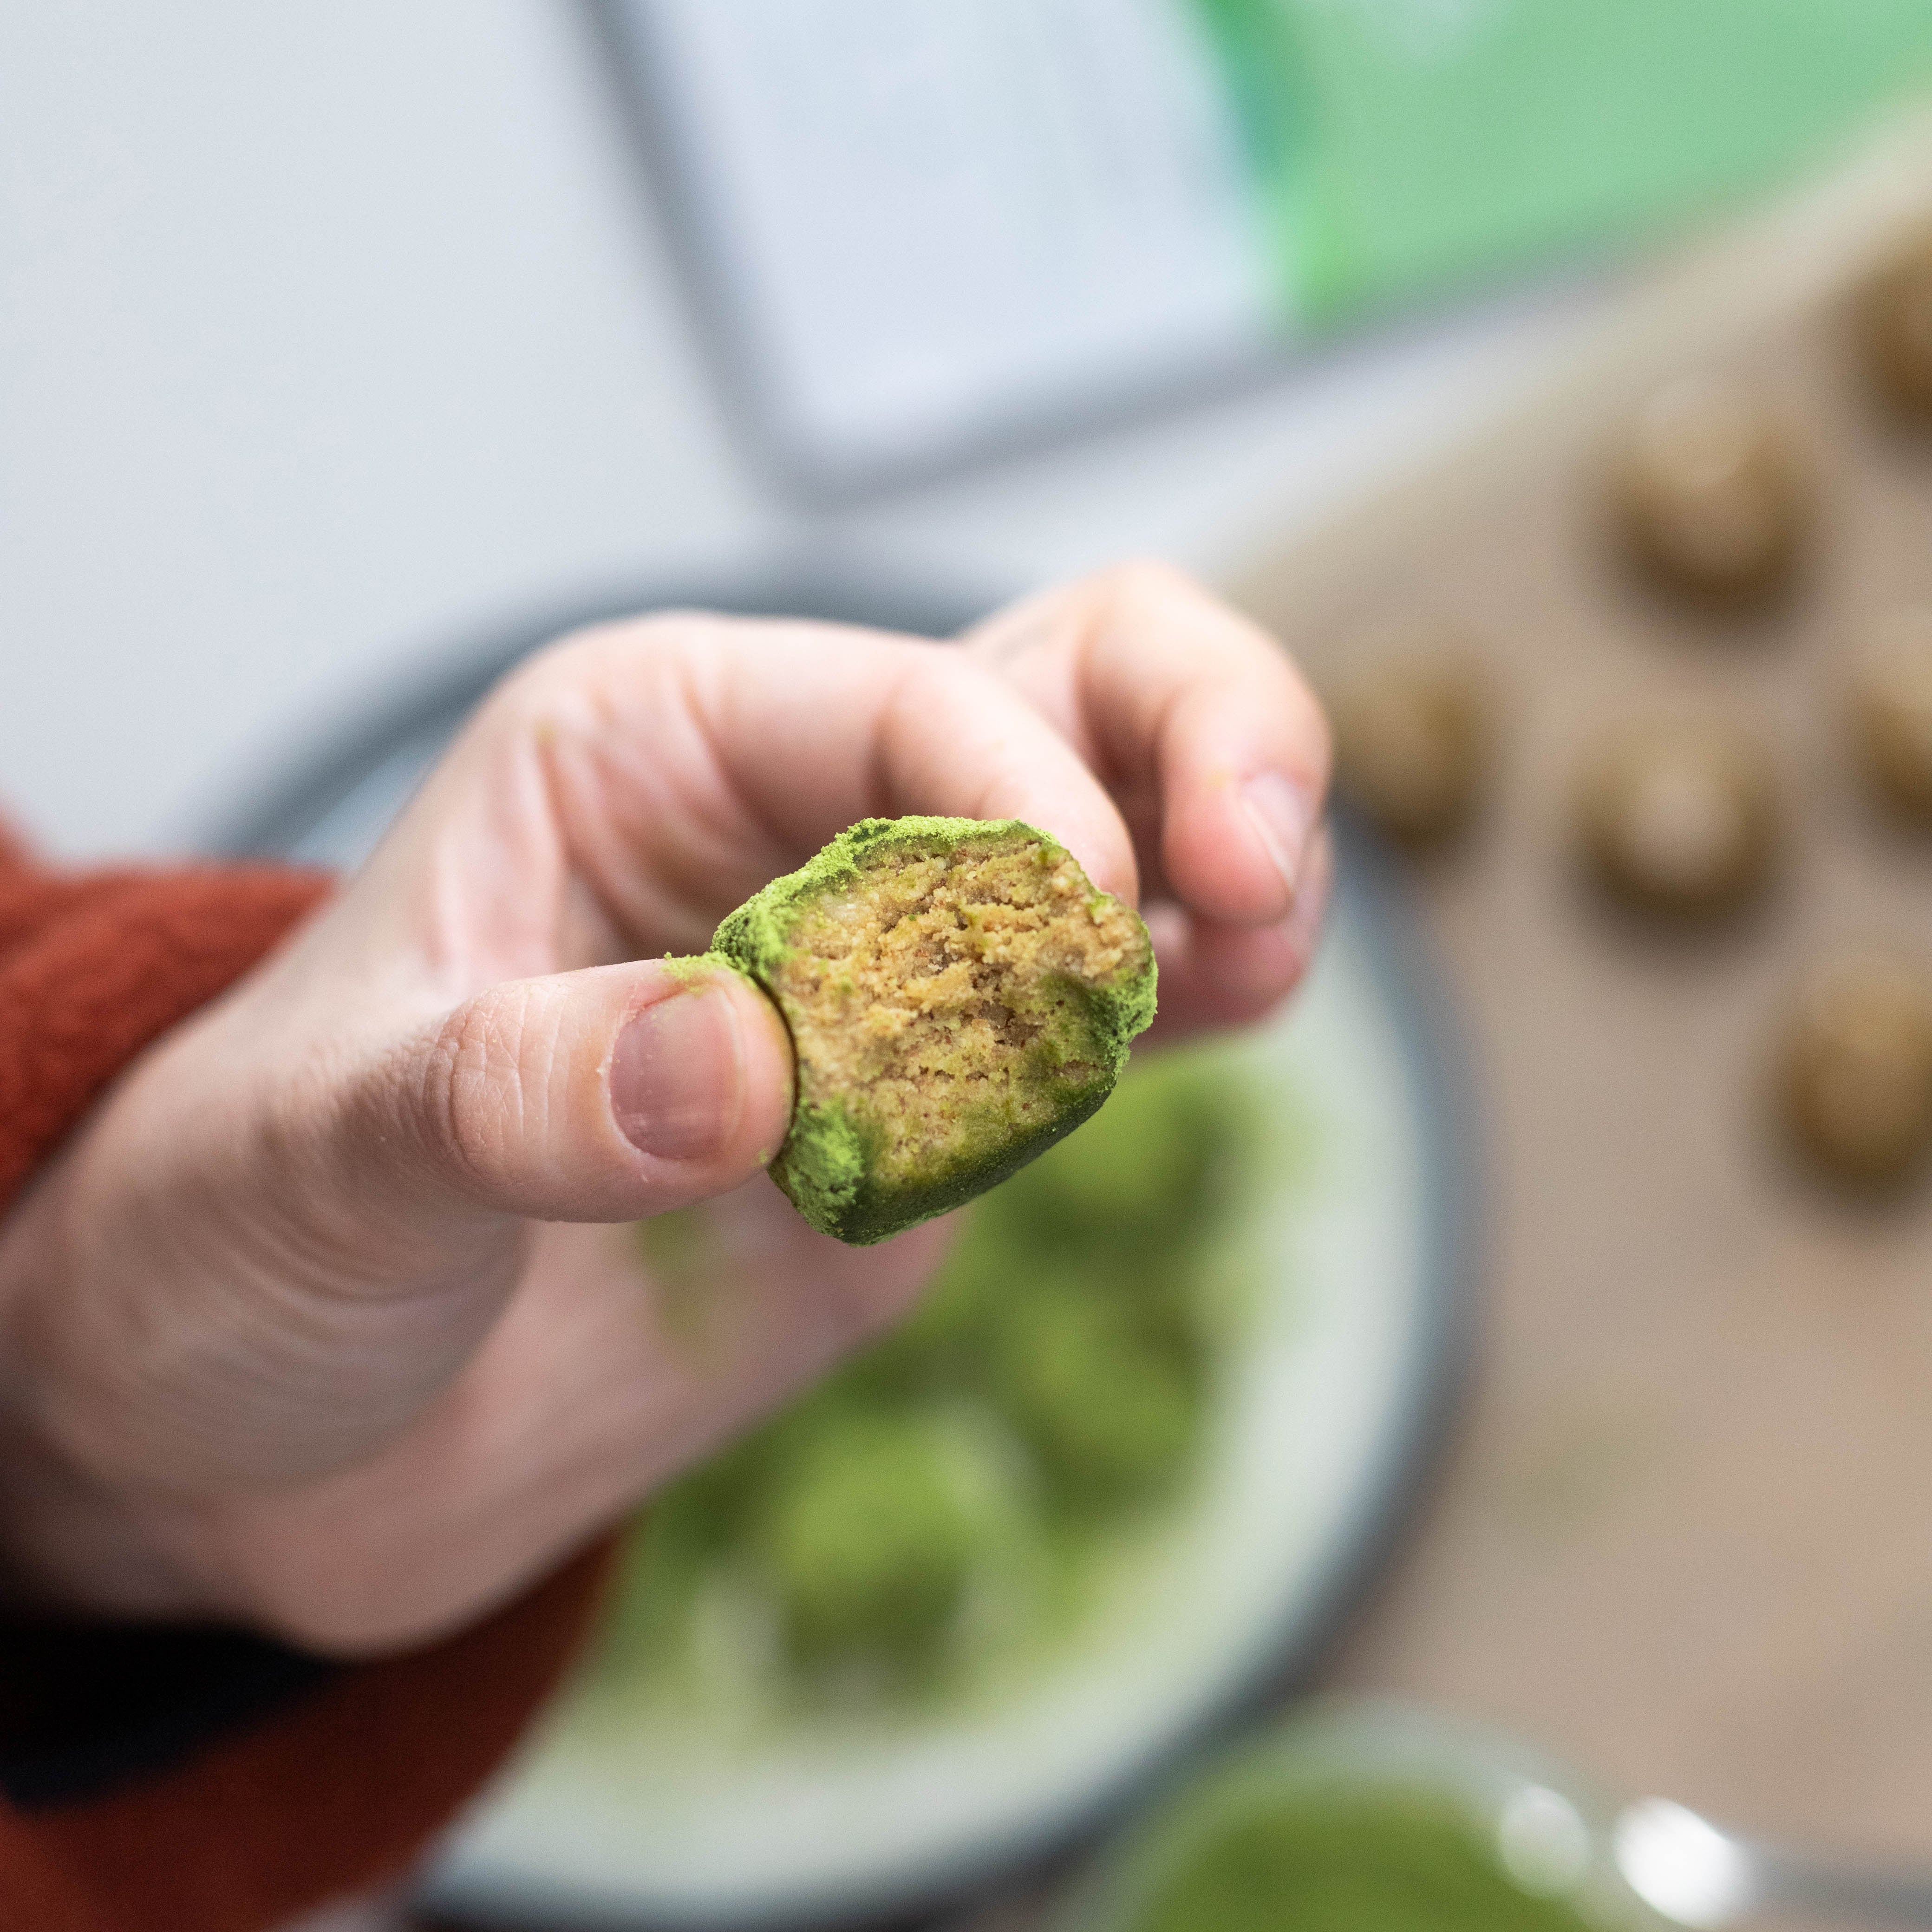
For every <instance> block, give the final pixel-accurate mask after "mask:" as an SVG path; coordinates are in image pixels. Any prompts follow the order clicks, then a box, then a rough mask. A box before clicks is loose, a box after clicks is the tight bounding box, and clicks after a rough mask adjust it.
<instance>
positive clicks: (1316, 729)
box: [966, 564, 1329, 925]
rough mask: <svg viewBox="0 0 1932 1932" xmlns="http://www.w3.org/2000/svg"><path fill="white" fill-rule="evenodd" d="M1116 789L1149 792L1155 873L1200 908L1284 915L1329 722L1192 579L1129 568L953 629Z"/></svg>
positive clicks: (1292, 672) (1248, 628)
mask: <svg viewBox="0 0 1932 1932" xmlns="http://www.w3.org/2000/svg"><path fill="white" fill-rule="evenodd" d="M966 643H967V644H968V648H969V649H971V651H972V652H974V655H976V656H977V657H979V658H980V659H981V660H982V661H985V662H987V663H989V664H994V665H997V666H998V667H1000V668H1001V670H1002V671H1003V672H1004V675H1006V676H1007V677H1008V678H1010V679H1011V680H1012V681H1013V682H1014V683H1015V684H1016V685H1017V686H1018V687H1019V688H1020V689H1021V690H1022V691H1024V692H1025V694H1026V695H1027V697H1028V698H1029V699H1030V700H1031V702H1033V703H1034V704H1035V705H1037V706H1038V707H1039V708H1040V710H1041V712H1043V714H1044V715H1045V716H1046V718H1048V720H1049V721H1050V722H1052V724H1055V726H1057V727H1058V728H1059V730H1061V731H1062V732H1064V733H1065V734H1066V735H1067V737H1068V738H1069V739H1070V740H1071V741H1072V742H1073V744H1074V745H1075V746H1076V748H1078V749H1079V750H1080V751H1082V753H1083V754H1085V756H1086V757H1087V758H1088V760H1090V762H1091V763H1093V764H1094V766H1095V767H1096V768H1097V769H1098V770H1099V771H1100V773H1101V775H1102V776H1103V778H1105V779H1106V780H1107V781H1108V782H1109V784H1111V785H1112V787H1114V788H1115V790H1117V791H1118V792H1120V793H1122V794H1123V795H1124V796H1129V797H1132V796H1135V795H1136V794H1141V795H1143V796H1149V797H1151V799H1154V801H1156V805H1157V818H1158V824H1159V853H1160V863H1161V868H1162V870H1163V871H1164V872H1165V874H1166V878H1167V882H1168V883H1169V886H1170V887H1171V888H1172V890H1173V892H1174V893H1175V896H1176V897H1177V898H1178V899H1179V900H1180V901H1181V903H1182V904H1184V906H1185V907H1187V909H1188V910H1190V911H1191V912H1193V913H1198V914H1199V915H1200V916H1202V917H1204V918H1207V919H1216V920H1220V921H1224V922H1232V923H1237V924H1241V925H1260V924H1263V923H1266V922H1271V921H1274V920H1277V919H1282V918H1283V917H1285V916H1286V915H1287V913H1289V910H1290V909H1291V907H1292V905H1293V904H1294V901H1295V892H1296V889H1297V887H1298V885H1299V884H1300V883H1301V879H1302V877H1303V875H1304V871H1305V870H1306V868H1307V858H1308V853H1309V850H1310V841H1311V839H1312V838H1313V834H1314V832H1315V829H1316V826H1317V825H1318V824H1319V822H1320V820H1321V816H1322V808H1323V804H1324V801H1325V796H1326V794H1327V791H1328V771H1329V743H1328V725H1327V723H1326V721H1325V720H1324V718H1323V717H1322V711H1321V708H1320V706H1319V705H1318V704H1317V703H1316V701H1315V698H1314V696H1313V693H1312V692H1311V691H1310V690H1309V688H1308V686H1307V684H1306V683H1305V682H1304V681H1303V679H1302V677H1301V673H1299V672H1298V670H1296V669H1295V666H1294V664H1293V663H1292V661H1290V659H1289V657H1288V655H1287V654H1286V652H1284V651H1283V649H1281V647H1280V646H1279V645H1278V644H1277V643H1276V642H1275V641H1274V639H1273V638H1271V637H1269V636H1268V634H1267V633H1266V632H1265V631H1262V629H1261V628H1259V626H1257V625H1254V624H1253V623H1251V622H1249V621H1248V620H1247V619H1246V618H1244V617H1243V616H1241V615H1240V614H1239V613H1238V612H1236V611H1235V610H1232V608H1230V607H1229V606H1228V605H1227V604H1224V603H1223V602H1222V601H1220V600H1219V599H1218V598H1215V597H1213V596H1211V595H1209V594H1208V592H1206V591H1205V590H1204V589H1202V587H1201V586H1199V584H1197V583H1194V582H1193V580H1191V579H1190V578H1188V577H1186V576H1184V575H1183V574H1181V572H1179V571H1174V570H1171V569H1169V568H1166V567H1165V566H1163V565H1153V564H1133V565H1126V566H1124V567H1122V568H1119V569H1117V570H1114V571H1109V572H1107V573H1106V574H1103V575H1101V576H1099V577H1091V578H1089V579H1088V580H1085V582H1083V583H1077V584H1075V585H1073V586H1070V588H1068V589H1064V590H1058V591H1052V592H1047V593H1046V595H1043V596H1041V597H1039V598H1034V599H1032V600H1030V601H1028V602H1026V603H1024V604H1019V605H1017V606H1016V607H1014V608H1013V609H1011V610H1007V611H1004V612H1002V613H1001V614H1000V615H998V616H995V617H994V618H992V619H989V621H988V622H986V623H985V624H983V625H980V626H978V627H977V628H975V629H974V630H973V631H970V632H968V635H967V638H966Z"/></svg>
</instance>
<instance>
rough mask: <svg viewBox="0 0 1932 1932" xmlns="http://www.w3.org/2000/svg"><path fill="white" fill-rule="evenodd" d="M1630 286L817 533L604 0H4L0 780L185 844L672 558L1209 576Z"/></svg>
mask: <svg viewBox="0 0 1932 1932" xmlns="http://www.w3.org/2000/svg"><path fill="white" fill-rule="evenodd" d="M721 4H728V0H721ZM1600 301H1601V296H1597V295H1593V294H1591V293H1587V292H1585V291H1583V290H1577V289H1574V288H1573V289H1571V290H1561V289H1558V290H1546V291H1544V292H1543V293H1532V294H1529V295H1523V296H1516V297H1513V298H1511V299H1506V300H1505V301H1503V302H1500V303H1496V304H1492V305H1490V306H1489V307H1488V308H1487V309H1485V310H1484V311H1481V312H1464V313H1463V314H1460V315H1459V316H1457V317H1454V318H1452V319H1451V320H1448V321H1447V322H1444V323H1435V324H1432V325H1430V326H1407V327H1404V328H1402V329H1395V330H1390V331H1385V332H1382V333H1380V334H1379V335H1377V336H1376V338H1373V339H1372V340H1370V339H1365V340H1364V341H1362V342H1361V343H1359V344H1356V345H1355V346H1354V347H1351V348H1350V349H1349V350H1346V352H1343V353H1339V354H1331V355H1330V356H1326V357H1325V358H1323V359H1321V360H1320V361H1319V362H1315V363H1312V364H1310V365H1307V366H1305V367H1304V368H1302V369H1301V370H1299V371H1293V372H1291V373H1289V374H1286V375H1285V376H1284V377H1283V378H1282V379H1281V380H1279V381H1277V382H1276V383H1273V384H1271V385H1270V386H1268V387H1266V388H1265V389H1259V390H1253V389H1251V390H1250V391H1248V392H1247V393H1245V394H1244V395H1240V396H1238V397H1225V398H1221V399H1220V400H1219V401H1214V402H1212V403H1210V404H1202V405H1201V406H1199V407H1194V408H1193V409H1190V410H1187V411H1184V412H1180V413H1172V412H1171V413H1167V414H1166V415H1164V416H1161V417H1160V418H1158V419H1155V420H1152V421H1150V422H1146V423H1144V424H1142V425H1139V426H1138V427H1134V428H1122V429H1120V430H1117V431H1112V432H1110V433H1109V434H1106V435H1104V436H1102V437H1096V438H1090V439H1088V440H1086V441H1085V442H1083V443H1079V444H1078V445H1074V446H1067V447H1064V448H1063V449H1060V450H1058V451H1056V452H1049V453H1046V454H1043V455H1039V456H1036V457H1033V458H1028V459H1026V460H1022V461H1010V462H1007V463H1004V464H1002V465H1001V466H998V467H997V468H993V469H982V470H980V471H978V472H974V473H972V474H971V475H962V476H960V477H957V478H953V479H952V480H951V481H947V482H944V483H943V484H932V485H929V486H927V487H924V488H922V489H921V490H918V491H916V492H911V493H907V492H901V493H898V495H896V496H893V497H892V498H890V499H881V500H878V501H875V502H872V503H871V504H868V505H862V506H859V507H857V508H847V509H845V510H842V511H837V512H826V511H817V512H812V511H805V510H802V509H800V508H798V507H796V505H790V504H788V503H787V501H786V499H784V497H783V496H782V495H781V493H778V491H777V490H775V489H774V488H772V487H770V486H769V485H768V484H767V483H766V481H764V479H763V477H762V475H761V472H760V471H759V469H757V466H755V465H754V464H751V463H747V462H746V461H745V460H744V459H743V458H742V455H740V453H739V452H738V450H737V449H736V447H735V446H734V445H733V442H732V440H731V439H730V437H729V435H728V434H727V430H726V428H725V426H724V421H723V419H722V417H721V413H720V410H719V408H718V402H717V399H716V397H715V392H714V388H713V385H712V382H711V380H710V377H709V372H708V368H707V366H706V364H705V362H703V359H702V358H701V356H700V354H699V353H698V349H697V344H696V343H695V342H694V337H693V332H692V326H691V321H690V318H689V316H688V312H687V311H686V308H685V304H684V302H683V299H682V292H681V285H680V284H679V280H678V278H677V275H676V269H675V267H674V265H673V263H672V261H671V260H670V257H669V256H668V255H667V252H666V250H665V247H664V242H663V240H662V239H661V236H660V235H659V233H658V229H657V226H656V222H655V214H654V212H653V210H652V205H651V203H650V201H649V196H648V194H647V193H646V190H645V187H644V185H643V183H642V182H641V181H640V178H639V177H638V175H637V168H636V166H635V163H634V158H633V155H632V153H631V149H630V148H629V147H628V145H626V142H625V138H624V136H623V133H622V128H621V127H620V125H619V121H618V118H617V117H616V114H615V113H614V111H613V107H612V105H611V102H610V96H609V92H608V88H607V83H606V81H605V80H604V77H603V76H602V75H601V72H600V71H599V68H598V55H597V52H596V49H595V46H594V44H593V43H592V40H590V37H589V35H588V34H587V32H586V29H585V26H584V23H583V20H582V18H581V17H580V15H579V14H577V13H576V12H574V10H572V9H571V7H570V6H569V5H567V4H565V0H461V4H458V0H410V4H409V5H406V6H401V7H395V6H379V5H377V4H375V0H278V4H277V5H274V6H271V7H265V6H261V5H242V4H239V0H219V3H218V4H217V0H193V4H192V5H180V6H175V7H166V8H145V7H135V6H132V5H125V4H123V5H106V4H98V0H96V3H95V4H90V3H89V0H64V4H63V5H60V6H58V7H44V6H39V5H32V4H31V0H0V797H4V798H5V799H7V801H8V802H10V806H11V808H13V810H14V811H16V812H17V814H19V815H20V817H23V818H24V819H25V820H27V821H28V823H30V824H31V826H33V827H34V829H35V830H36V831H37V832H38V833H39V835H40V836H41V838H43V841H45V842H46V844H48V845H49V846H51V847H52V848H53V849H54V850H56V851H60V852H65V853H73V854H91V853H95V852H99V851H107V850H134V851H157V850H169V849H174V848H177V847H180V846H181V845H182V844H186V843H188V842H190V841H193V838H195V837H196V835H198V834H199V833H200V832H202V831H203V830H204V829H205V827H206V826H208V823H209V822H210V814H211V813H213V812H214V811H215V810H216V808H217V806H218V805H220V803H221V802H223V801H224V800H226V799H232V798H233V797H234V796H236V793H237V791H238V789H245V787H247V786H248V785H249V784H251V783H253V782H255V781H259V780H260V779H261V778H263V777H264V776H266V775H268V774H269V773H271V772H272V771H273V770H274V769H275V767H276V764H277V762H278V760H279V759H280V758H281V757H282V756H283V755H284V754H286V753H287V752H288V751H290V750H292V749H293V748H296V747H298V746H299V745H301V744H302V743H303V742H305V740H306V739H308V738H309V737H310V736H311V735H312V734H314V733H316V732H317V731H320V730H325V729H326V728H327V727H329V726H330V725H331V724H334V723H335V722H337V721H341V720H343V719H344V718H350V717H353V716H354V715H356V714H357V713H358V712H359V711H360V710H361V709H362V708H363V707H364V706H365V705H366V704H367V703H368V701H369V700H371V698H372V697H374V696H375V695H376V694H379V693H380V691H381V690H382V689H383V687H384V685H385V684H386V682H388V681H389V680H390V679H392V678H395V677H397V676H400V675H403V674H406V673H407V672H408V671H409V670H410V669H411V668H412V667H419V666H420V665H422V664H423V663H425V661H428V660H430V659H431V658H434V657H436V656H437V655H440V654H441V653H443V652H445V651H446V649H447V648H448V646H450V645H451V644H452V643H455V641H457V640H460V638H461V637H463V635H464V634H465V633H466V631H468V630H469V628H471V627H472V626H479V625H481V626H487V625H488V624H489V622H490V620H491V619H493V618H495V617H497V616H500V615H502V613H505V612H515V611H518V610H525V609H528V608H531V607H538V608H541V607H545V606H547V605H552V604H556V605H562V604H568V602H569V601H571V600H572V598H574V597H577V596H579V595H583V594H586V593H589V592H595V590H596V589H598V588H599V587H601V586H604V585H607V584H610V583H613V582H622V581H634V580H642V579H644V578H646V577H650V576H652V575H653V574H657V573H658V572H660V571H661V572H663V573H664V574H670V575H682V574H688V572H689V571H691V569H693V568H711V567H718V568H733V567H736V566H739V565H745V564H748V563H752V562H760V561H769V560H771V559H774V558H782V557H784V556H790V555H798V554H803V555H807V556H814V557H824V556H836V557H844V558H847V559H858V560H860V561H864V560H865V559H880V560H882V561H883V562H886V563H888V564H889V565H890V567H891V568H892V572H893V574H894V575H895V576H897V577H904V576H905V575H907V574H925V575H927V576H929V577H932V578H933V579H935V580H936V581H938V583H942V584H944V585H945V586H948V587H949V588H951V589H959V590H963V591H965V592H968V593H969V594H972V595H984V596H986V597H988V598H992V597H995V596H998V595H1005V594H1007V593H1009V592H1015V591H1017V590H1019V589H1022V588H1025V587H1026V586H1030V585H1032V584H1034V583H1038V582H1040V581H1041V580H1044V579H1046V578H1049V577H1054V576H1056V575H1059V574H1065V573H1067V572H1070V571H1077V570H1080V569H1082V568H1087V567H1089V566H1091V565H1094V564H1096V563H1098V562H1102V561H1103V560H1105V559H1107V558H1109V557H1111V556H1117V555H1120V554H1124V553H1130V552H1159V553H1165V554H1167V555H1169V556H1175V557H1177V558H1178V559H1181V560H1182V561H1184V562H1188V563H1190V564H1192V565H1195V566H1196V567H1197V568H1202V569H1205V570H1208V571H1213V570H1214V569H1216V568H1219V567H1221V566H1222V565H1224V564H1225V563H1226V562H1228V561H1229V559H1232V558H1234V557H1236V556H1239V555H1241V554H1242V553H1244V552H1246V551H1247V550H1249V549H1250V548H1251V547H1253V545H1254V544H1256V542H1257V541H1259V540H1261V539H1262V538H1263V537H1265V535H1269V534H1271V533H1273V532H1277V531H1286V530H1289V529H1292V528H1295V527H1299V526H1303V525H1304V524H1306V523H1308V522H1309V521H1310V520H1312V519H1315V518H1318V517H1320V516H1322V515H1323V514H1326V513H1327V512H1328V511H1329V510H1331V508H1334V507H1337V506H1338V505H1340V502H1342V501H1343V499H1345V498H1346V496H1348V495H1349V494H1350V493H1353V492H1355V491H1356V490H1359V489H1360V488H1361V487H1364V486H1365V485H1366V484H1368V483H1369V482H1370V481H1373V479H1375V478H1378V477H1379V476H1382V475H1386V474H1388V472H1391V470H1393V469H1397V468H1399V467H1400V466H1401V465H1402V464H1403V463H1405V462H1406V461H1408V460H1411V459H1412V458H1413V457H1414V456H1415V455H1418V454H1419V453H1421V452H1422V451H1423V450H1424V449H1427V447H1429V446H1431V445H1433V444H1435V443H1439V441H1440V440H1442V439H1443V438H1445V437H1447V436H1448V435H1450V434H1453V433H1454V431H1456V430H1457V428H1460V427H1461V426H1463V425H1466V424H1467V423H1469V422H1471V421H1472V420H1473V419H1476V418H1478V417H1479V416H1481V414H1483V413H1485V412H1486V411H1487V410H1489V409H1490V408H1492V407H1494V406H1495V404H1496V403H1497V402H1498V401H1499V400H1500V399H1501V398H1502V397H1503V396H1505V395H1506V394H1507V393H1508V392H1510V391H1511V390H1512V389H1514V388H1515V387H1517V386H1518V384H1519V383H1520V382H1521V381H1522V380H1523V378H1524V377H1525V375H1526V373H1527V371H1528V368H1529V366H1530V365H1533V364H1535V363H1537V362H1540V361H1541V359H1544V357H1546V356H1547V355H1548V354H1549V353H1550V352H1551V351H1552V350H1553V348H1554V347H1556V345H1557V344H1559V343H1561V342H1562V341H1565V340H1566V339H1567V338H1568V336H1569V335H1570V334H1571V332H1572V331H1573V330H1574V329H1575V327H1576V326H1577V323H1578V321H1579V320H1580V318H1582V317H1585V316H1586V315H1587V314H1589V312H1591V311H1592V310H1593V309H1594V308H1595V306H1596V305H1597V304H1598V302H1600Z"/></svg>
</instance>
